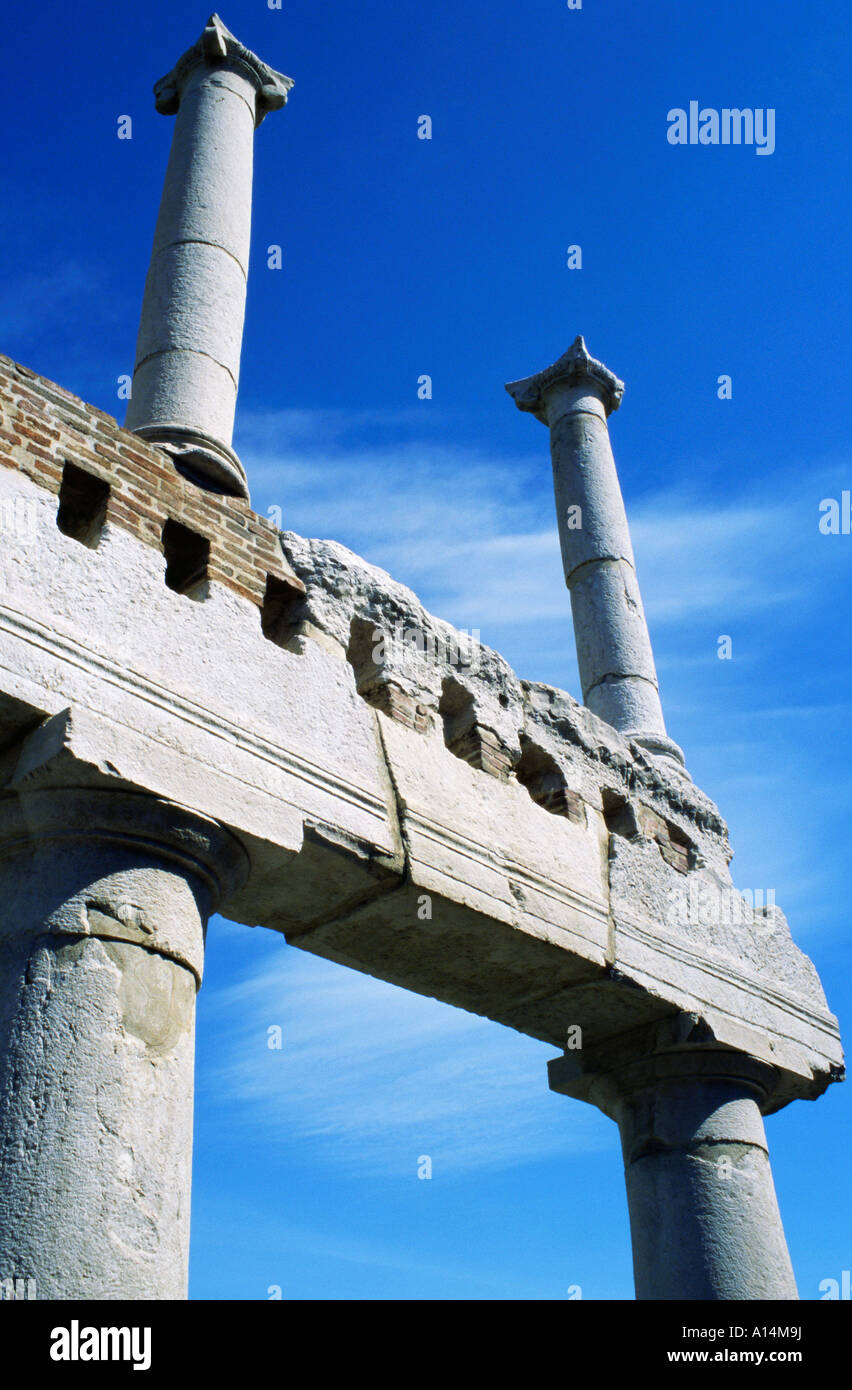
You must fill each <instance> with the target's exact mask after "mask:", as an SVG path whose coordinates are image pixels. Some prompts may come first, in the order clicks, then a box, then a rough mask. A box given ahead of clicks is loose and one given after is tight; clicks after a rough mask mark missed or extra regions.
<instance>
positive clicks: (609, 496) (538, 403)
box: [506, 337, 683, 768]
mask: <svg viewBox="0 0 852 1390" xmlns="http://www.w3.org/2000/svg"><path fill="white" fill-rule="evenodd" d="M506 390H507V391H508V392H509V395H510V396H511V397H512V399H513V400H514V402H515V404H516V405H517V407H518V409H519V410H524V411H528V412H529V413H531V414H533V415H535V417H536V419H538V420H540V421H541V422H542V423H543V424H545V425H547V426H548V428H549V430H550V452H551V457H552V460H553V484H554V491H555V496H556V515H557V523H558V527H559V544H560V547H561V550H562V563H563V567H564V571H565V583H566V585H567V586H568V589H569V591H570V594H571V612H572V615H573V619H574V637H575V641H576V645H577V664H578V667H579V671H580V681H581V684H582V689H583V701H584V703H585V704H586V705H587V706H588V707H589V709H591V710H593V711H594V713H595V714H596V715H598V716H599V718H601V719H604V720H606V722H607V723H608V724H612V725H613V727H614V728H616V729H618V730H620V731H621V732H622V733H624V734H627V735H628V736H629V737H631V738H633V739H635V741H636V742H637V743H639V744H640V745H642V746H643V747H645V748H646V749H647V751H648V752H650V753H652V754H654V755H655V756H657V757H661V758H665V759H666V761H667V762H668V763H669V764H670V765H679V766H680V767H681V768H682V766H683V753H682V752H681V750H680V748H678V746H677V744H676V743H673V742H672V740H671V739H670V738H669V737H668V735H667V733H666V726H665V721H664V719H663V711H662V706H661V704H660V693H659V687H658V684H657V672H656V667H655V665H654V656H653V652H652V650H651V640H650V637H649V635H648V626H647V623H646V621H645V613H644V609H643V606H642V596H641V594H640V591H639V582H638V579H637V577H636V563H635V560H634V558H633V546H632V544H631V541H630V530H629V527H628V525H627V515H626V513H625V510H624V500H623V498H622V495H621V488H620V486H619V482H618V474H617V472H616V468H615V460H614V459H613V456H612V449H611V447H610V442H609V432H608V430H607V417H608V416H609V415H610V414H611V413H612V411H614V410H617V409H618V407H619V405H620V403H621V398H622V394H623V392H624V385H623V383H622V382H621V381H619V379H618V377H617V376H615V375H614V374H613V373H612V372H611V371H610V370H609V369H608V368H607V367H605V366H604V364H603V363H602V362H599V361H598V360H597V359H596V358H594V357H591V356H590V354H589V353H588V351H587V350H586V345H585V343H584V342H583V339H582V338H579V337H578V338H577V339H576V340H575V341H574V343H573V344H572V346H571V347H570V348H569V349H568V351H567V352H566V353H564V354H563V355H562V357H560V358H559V359H558V360H557V361H556V362H554V363H553V365H552V366H550V367H547V368H545V370H544V371H541V372H537V373H536V374H535V375H534V376H530V377H526V378H524V379H523V380H520V381H512V382H509V383H508V385H507V386H506Z"/></svg>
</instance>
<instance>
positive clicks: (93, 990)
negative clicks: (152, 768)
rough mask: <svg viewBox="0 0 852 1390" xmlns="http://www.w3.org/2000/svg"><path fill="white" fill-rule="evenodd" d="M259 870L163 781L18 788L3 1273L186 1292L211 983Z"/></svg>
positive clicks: (9, 953) (3, 1142) (8, 956)
mask: <svg viewBox="0 0 852 1390" xmlns="http://www.w3.org/2000/svg"><path fill="white" fill-rule="evenodd" d="M245 869H246V860H245V854H244V852H243V850H242V848H241V846H240V845H239V844H238V842H237V841H236V840H235V839H234V838H233V837H232V836H231V835H230V834H229V833H228V832H226V831H224V830H222V829H221V828H220V827H219V826H217V825H216V824H214V823H213V822H212V821H209V820H206V819H204V818H202V817H200V816H198V815H195V814H194V813H192V812H190V811H187V810H184V809H183V808H182V807H180V806H176V805H173V804H172V803H170V802H166V801H161V800H159V799H158V798H156V797H153V796H149V795H145V794H135V793H132V792H123V791H110V790H87V791H83V790H58V789H55V788H51V789H50V790H39V791H33V792H28V793H25V794H22V795H20V796H11V795H7V796H5V797H3V798H2V800H0V1278H2V1279H13V1280H14V1279H23V1280H25V1281H26V1280H34V1281H35V1289H36V1297H37V1298H39V1299H58V1298H60V1299H83V1298H85V1299H122V1298H128V1299H176V1298H177V1299H179V1298H185V1297H186V1288H187V1265H188V1250H189V1214H190V1180H191V1163H192V1101H193V1072H194V1033H195V996H196V992H197V989H198V986H199V983H200V981H201V972H202V962H203V952H204V933H205V927H206V923H207V919H208V916H209V915H210V913H211V912H212V911H213V910H214V909H215V907H216V905H217V903H218V901H219V900H220V898H221V897H222V896H223V895H225V894H227V893H228V892H229V891H230V890H231V889H232V888H234V887H236V886H237V885H238V884H239V883H240V882H241V880H242V878H243V876H244V873H245Z"/></svg>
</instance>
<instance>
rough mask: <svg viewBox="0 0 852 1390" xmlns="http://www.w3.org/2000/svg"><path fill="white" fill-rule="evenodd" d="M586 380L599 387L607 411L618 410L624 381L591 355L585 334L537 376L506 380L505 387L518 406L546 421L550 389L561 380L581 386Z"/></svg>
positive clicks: (543, 422) (609, 413)
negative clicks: (584, 339) (583, 337)
mask: <svg viewBox="0 0 852 1390" xmlns="http://www.w3.org/2000/svg"><path fill="white" fill-rule="evenodd" d="M584 380H588V381H589V382H590V383H593V384H594V386H595V387H597V389H598V391H599V392H600V394H601V397H602V399H603V405H604V409H605V410H606V413H607V415H611V414H612V412H613V411H614V410H618V407H619V406H620V405H621V398H622V396H623V395H624V382H623V381H619V379H618V377H617V376H615V375H614V374H613V373H612V372H611V371H610V370H609V368H608V367H605V366H604V364H603V362H598V360H597V359H596V358H595V357H591V356H590V355H589V353H588V351H587V350H586V344H585V343H584V342H583V339H582V337H577V338H575V339H574V342H573V343H572V344H571V346H570V347H569V349H568V351H567V352H564V353H563V354H562V356H561V357H560V358H558V359H557V361H556V362H554V363H553V365H552V366H550V367H545V369H544V371H541V372H537V373H536V374H535V376H528V377H523V378H522V379H521V380H520V381H509V382H507V383H506V390H507V391H508V392H509V395H510V396H511V397H512V399H513V401H514V402H515V405H516V406H517V407H518V409H519V410H528V411H529V412H530V413H531V414H533V415H535V417H536V419H537V420H541V422H542V424H544V425H546V424H547V423H548V419H547V392H548V391H549V390H550V389H551V388H552V387H554V386H556V385H557V384H558V383H561V382H567V383H569V384H570V385H572V386H573V385H578V386H579V385H581V384H582V382H583V381H584Z"/></svg>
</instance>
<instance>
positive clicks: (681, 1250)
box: [548, 1014, 798, 1300]
mask: <svg viewBox="0 0 852 1390" xmlns="http://www.w3.org/2000/svg"><path fill="white" fill-rule="evenodd" d="M548 1074H549V1081H550V1087H551V1089H552V1090H554V1091H557V1092H559V1093H560V1094H562V1095H568V1096H573V1097H575V1098H577V1099H581V1100H586V1101H589V1102H590V1103H592V1104H594V1105H597V1106H598V1107H599V1108H600V1109H601V1110H603V1111H604V1113H605V1114H607V1115H609V1116H610V1118H611V1119H614V1120H615V1121H616V1123H617V1124H618V1127H619V1130H620V1134H621V1145H622V1152H623V1155H624V1169H625V1181H626V1185H627V1200H628V1207H629V1211H630V1227H631V1238H632V1244H633V1268H634V1277H635V1284H636V1297H637V1298H638V1299H655V1300H661V1299H664V1300H677V1299H691V1300H707V1299H713V1300H735V1299H737V1300H739V1299H742V1300H748V1299H760V1300H766V1299H784V1300H792V1299H797V1298H798V1292H797V1289H796V1282H795V1278H794V1276H793V1269H792V1265H791V1262H790V1256H789V1253H788V1250H787V1244H786V1240H785V1237H784V1230H783V1227H782V1224H781V1216H780V1212H779V1210H778V1202H777V1198H776V1195H775V1186H774V1183H773V1180H772V1171H771V1168H770V1165H769V1150H768V1145H767V1141H766V1133H765V1131H764V1127H763V1119H762V1116H763V1114H764V1113H766V1112H768V1111H769V1110H771V1109H772V1108H773V1094H774V1091H775V1086H776V1079H777V1078H776V1073H775V1069H774V1068H773V1067H771V1066H769V1065H767V1064H766V1063H765V1062H763V1061H760V1060H759V1059H757V1058H755V1057H752V1056H750V1055H748V1054H747V1053H743V1052H737V1051H736V1050H735V1049H728V1048H723V1047H720V1046H719V1045H718V1043H716V1042H715V1040H714V1039H713V1037H712V1034H711V1033H710V1031H709V1030H708V1029H706V1028H705V1027H703V1026H702V1024H701V1022H700V1020H698V1018H697V1017H696V1016H694V1015H688V1014H687V1015H684V1014H681V1015H674V1016H673V1017H672V1018H670V1019H666V1020H663V1022H662V1023H660V1024H655V1025H653V1026H651V1027H650V1028H645V1029H641V1030H637V1032H634V1033H632V1034H628V1035H625V1036H624V1037H623V1038H620V1039H611V1040H608V1041H607V1042H606V1043H602V1044H600V1045H599V1046H598V1047H592V1048H590V1049H588V1051H586V1050H582V1049H581V1050H578V1051H576V1052H566V1054H565V1055H564V1056H563V1057H557V1058H555V1059H554V1060H553V1061H551V1062H550V1063H548Z"/></svg>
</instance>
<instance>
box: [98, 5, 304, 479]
mask: <svg viewBox="0 0 852 1390" xmlns="http://www.w3.org/2000/svg"><path fill="white" fill-rule="evenodd" d="M292 86H293V82H292V80H291V79H290V78H289V77H284V76H283V74H281V73H279V72H275V71H274V70H273V69H272V68H270V67H267V65H266V64H265V63H263V62H261V60H260V59H259V58H258V57H256V56H255V54H254V53H251V52H250V51H249V49H247V48H245V47H244V46H243V45H242V44H241V43H240V42H239V41H238V40H237V39H235V38H234V36H233V34H231V33H230V32H229V31H228V30H227V29H226V28H225V26H224V25H223V23H222V21H221V20H220V19H219V17H218V15H215V14H214V15H212V16H211V18H210V20H209V21H208V23H207V26H206V28H205V30H204V32H203V34H202V35H201V38H200V39H199V40H198V42H197V43H196V44H194V45H193V47H192V48H190V49H189V50H188V51H187V52H186V53H185V54H184V55H183V57H182V58H180V59H179V61H178V63H177V65H176V66H175V67H174V68H173V69H172V71H171V72H170V73H169V74H168V76H166V77H163V78H161V80H160V81H159V82H157V83H156V85H155V87H154V95H155V98H156V105H157V110H158V111H161V112H162V113H163V114H164V115H173V114H176V115H177V120H176V121H175V131H174V138H173V140H172V150H171V155H170V157H169V164H168V169H167V170H166V179H165V184H164V187H163V196H162V201H161V203H160V212H159V216H158V219H157V228H156V232H155V234H154V247H153V251H152V254H151V264H150V268H149V270H148V277H147V280H146V283H145V295H144V299H143V304H142V318H141V323H140V326H139V336H138V340H137V345H136V366H135V368H134V373H133V385H132V394H131V400H130V403H129V405H128V409H127V417H126V420H125V428H126V429H129V430H133V431H134V432H135V433H136V434H139V435H141V436H142V437H143V438H144V439H148V440H151V441H152V442H153V443H155V444H158V445H159V446H160V447H161V448H166V449H168V450H169V451H170V452H171V453H172V454H173V455H174V456H175V460H176V462H177V464H178V466H179V467H180V468H181V471H182V472H184V473H185V474H186V475H187V476H189V477H191V478H193V480H194V481H197V482H199V483H200V485H201V486H202V487H207V488H211V489H212V490H214V491H217V492H225V493H231V494H234V495H238V496H243V497H248V484H247V482H246V476H245V471H244V469H243V467H242V464H241V463H240V460H239V459H238V458H237V455H236V454H235V453H234V451H233V449H232V448H231V440H232V437H233V428H234V412H235V409H236V401H237V385H238V380H239V366H240V352H241V348H242V337H243V321H244V318H245V304H246V280H247V276H248V259H249V241H250V235H251V198H252V169H253V157H254V132H255V129H256V128H257V127H258V126H259V125H260V123H261V121H262V120H263V118H264V116H265V115H266V114H267V112H269V111H275V110H278V109H279V108H280V107H282V106H283V105H284V104H285V102H286V100H287V94H288V92H289V91H290V88H291V87H292Z"/></svg>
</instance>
